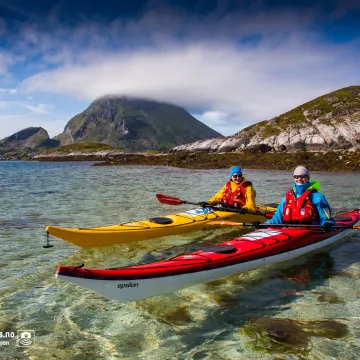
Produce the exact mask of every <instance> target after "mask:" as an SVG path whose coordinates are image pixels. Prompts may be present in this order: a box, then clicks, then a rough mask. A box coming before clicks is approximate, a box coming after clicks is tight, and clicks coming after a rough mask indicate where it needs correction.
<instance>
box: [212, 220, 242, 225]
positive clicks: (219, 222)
mask: <svg viewBox="0 0 360 360" xmlns="http://www.w3.org/2000/svg"><path fill="white" fill-rule="evenodd" d="M207 225H223V226H244V225H245V223H237V222H234V221H226V220H223V221H210V222H208V223H207Z"/></svg>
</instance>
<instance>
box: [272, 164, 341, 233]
mask: <svg viewBox="0 0 360 360" xmlns="http://www.w3.org/2000/svg"><path fill="white" fill-rule="evenodd" d="M293 178H294V182H293V185H292V189H291V190H289V191H288V192H287V193H286V195H285V197H284V198H283V199H282V200H281V202H280V204H279V206H278V207H277V209H276V212H275V214H274V216H273V217H272V218H271V219H270V220H268V221H266V222H265V224H285V223H293V224H298V223H299V224H312V225H322V226H324V229H325V231H330V230H331V227H332V225H334V224H335V223H336V222H335V220H334V219H333V218H332V217H331V208H330V205H329V203H328V202H327V200H326V199H325V196H324V195H323V194H322V193H320V183H319V181H317V180H310V172H309V170H308V169H307V168H306V167H305V166H303V165H300V166H298V167H297V168H296V169H295V171H294V174H293Z"/></svg>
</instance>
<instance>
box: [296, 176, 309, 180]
mask: <svg viewBox="0 0 360 360" xmlns="http://www.w3.org/2000/svg"><path fill="white" fill-rule="evenodd" d="M307 177H308V176H307V175H294V179H305V178H307Z"/></svg>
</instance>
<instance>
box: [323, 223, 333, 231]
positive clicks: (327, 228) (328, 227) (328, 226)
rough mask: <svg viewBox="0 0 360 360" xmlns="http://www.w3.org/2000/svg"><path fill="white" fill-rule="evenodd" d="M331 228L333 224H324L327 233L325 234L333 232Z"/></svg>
mask: <svg viewBox="0 0 360 360" xmlns="http://www.w3.org/2000/svg"><path fill="white" fill-rule="evenodd" d="M331 228H332V223H330V222H326V223H325V224H324V231H325V232H329V231H331Z"/></svg>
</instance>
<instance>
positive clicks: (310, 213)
mask: <svg viewBox="0 0 360 360" xmlns="http://www.w3.org/2000/svg"><path fill="white" fill-rule="evenodd" d="M314 191H316V190H310V191H309V190H307V191H305V192H304V193H303V194H302V195H301V196H300V197H298V198H296V196H295V194H294V191H293V190H290V191H289V192H287V193H286V195H285V205H284V215H283V220H284V222H303V223H312V222H313V221H316V220H319V214H318V211H317V209H316V207H315V206H314V205H313V204H312V203H311V201H310V199H309V195H310V193H311V192H314Z"/></svg>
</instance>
